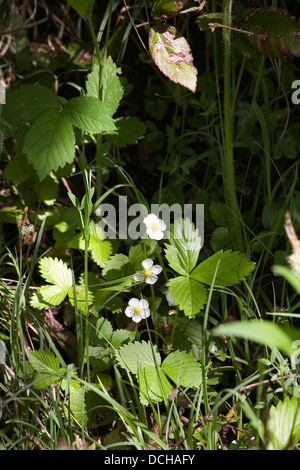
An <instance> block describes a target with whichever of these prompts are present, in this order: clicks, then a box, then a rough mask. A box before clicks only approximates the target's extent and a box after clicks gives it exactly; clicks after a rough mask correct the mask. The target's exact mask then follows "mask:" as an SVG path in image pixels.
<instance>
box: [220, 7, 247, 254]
mask: <svg viewBox="0 0 300 470" xmlns="http://www.w3.org/2000/svg"><path fill="white" fill-rule="evenodd" d="M231 8H232V0H224V2H223V13H224V25H225V26H230V25H231ZM230 35H231V32H230V29H228V28H224V29H223V39H224V157H223V158H222V167H223V168H222V170H223V181H224V194H225V202H226V204H227V207H228V212H229V221H230V224H231V227H232V229H233V232H234V245H235V248H236V249H238V250H239V251H241V252H243V251H244V242H243V237H242V227H241V223H240V213H239V207H238V203H237V196H236V185H235V176H234V162H233V147H232V118H231V116H232V113H233V110H232V108H231V45H230Z"/></svg>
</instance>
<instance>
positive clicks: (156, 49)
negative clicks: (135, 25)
mask: <svg viewBox="0 0 300 470" xmlns="http://www.w3.org/2000/svg"><path fill="white" fill-rule="evenodd" d="M149 51H150V54H151V57H152V59H153V60H154V63H155V64H156V66H157V67H158V68H159V70H160V71H161V72H162V73H163V74H164V75H166V76H167V77H168V78H169V79H170V80H172V81H173V82H175V83H179V84H180V85H182V86H184V87H186V88H188V89H189V90H191V91H192V92H193V93H195V91H196V87H197V74H198V71H197V69H196V68H195V67H194V65H193V56H192V54H191V50H190V46H189V44H188V42H187V40H186V39H185V38H184V37H183V36H181V35H180V33H179V32H178V31H176V29H175V28H174V26H169V25H167V24H165V23H160V24H157V25H155V26H153V27H151V28H150V34H149Z"/></svg>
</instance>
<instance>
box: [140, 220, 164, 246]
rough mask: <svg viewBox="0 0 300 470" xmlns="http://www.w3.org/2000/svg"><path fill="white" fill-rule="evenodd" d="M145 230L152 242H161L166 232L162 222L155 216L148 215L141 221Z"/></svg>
mask: <svg viewBox="0 0 300 470" xmlns="http://www.w3.org/2000/svg"><path fill="white" fill-rule="evenodd" d="M143 222H144V224H145V225H146V227H147V229H146V232H147V234H148V235H149V237H150V238H152V239H154V240H161V239H162V238H163V236H164V230H166V228H167V227H166V224H165V223H164V221H163V220H161V219H159V218H158V217H157V216H156V215H155V214H149V215H147V217H145V218H144V220H143Z"/></svg>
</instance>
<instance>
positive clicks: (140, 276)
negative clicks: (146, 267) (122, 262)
mask: <svg viewBox="0 0 300 470" xmlns="http://www.w3.org/2000/svg"><path fill="white" fill-rule="evenodd" d="M133 279H134V280H135V281H138V282H142V281H144V280H145V274H144V273H140V272H139V273H135V274H134V276H133Z"/></svg>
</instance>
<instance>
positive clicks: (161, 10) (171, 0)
mask: <svg viewBox="0 0 300 470" xmlns="http://www.w3.org/2000/svg"><path fill="white" fill-rule="evenodd" d="M187 2H188V0H155V2H154V5H153V8H152V16H153V18H154V19H156V18H162V17H169V16H174V15H176V13H178V12H179V11H180V10H182V8H183V7H184V5H185V4H186V3H187Z"/></svg>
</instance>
